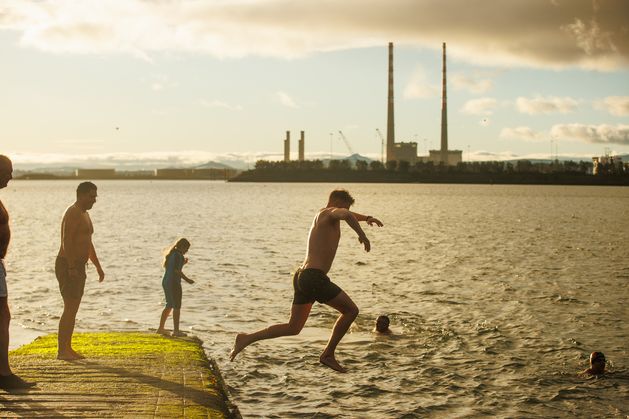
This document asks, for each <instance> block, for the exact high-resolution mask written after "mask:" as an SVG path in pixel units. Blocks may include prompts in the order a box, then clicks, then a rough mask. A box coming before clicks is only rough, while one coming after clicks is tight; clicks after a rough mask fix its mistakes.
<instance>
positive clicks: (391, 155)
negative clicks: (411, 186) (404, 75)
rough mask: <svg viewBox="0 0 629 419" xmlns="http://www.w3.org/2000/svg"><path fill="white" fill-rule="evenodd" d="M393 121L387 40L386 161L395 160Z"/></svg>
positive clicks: (391, 70) (391, 55)
mask: <svg viewBox="0 0 629 419" xmlns="http://www.w3.org/2000/svg"><path fill="white" fill-rule="evenodd" d="M395 160H396V158H395V122H394V117H393V42H389V98H388V102H387V161H395Z"/></svg>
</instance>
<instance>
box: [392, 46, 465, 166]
mask: <svg viewBox="0 0 629 419" xmlns="http://www.w3.org/2000/svg"><path fill="white" fill-rule="evenodd" d="M446 98H447V95H446V43H445V42H444V43H443V82H442V92H441V149H440V150H430V151H429V154H428V156H420V157H418V156H417V143H416V142H407V143H406V142H400V143H397V142H395V118H394V100H393V43H392V42H389V94H388V100H387V157H386V161H387V162H389V161H407V162H409V163H410V164H415V162H416V161H418V160H419V161H431V162H433V163H435V164H441V163H443V164H445V165H448V166H456V165H457V164H458V163H460V162H461V161H462V160H463V151H461V150H448V104H447V99H446Z"/></svg>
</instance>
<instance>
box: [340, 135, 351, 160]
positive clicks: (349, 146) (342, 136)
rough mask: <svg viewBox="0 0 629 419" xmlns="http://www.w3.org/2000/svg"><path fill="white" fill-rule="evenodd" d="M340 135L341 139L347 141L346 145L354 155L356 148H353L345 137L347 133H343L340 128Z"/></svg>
mask: <svg viewBox="0 0 629 419" xmlns="http://www.w3.org/2000/svg"><path fill="white" fill-rule="evenodd" d="M339 136H340V137H341V140H343V142H344V143H345V147H347V149H348V150H349V154H350V155H354V150H352V146H351V145H349V141H347V138H345V134H343V131H341V130H339Z"/></svg>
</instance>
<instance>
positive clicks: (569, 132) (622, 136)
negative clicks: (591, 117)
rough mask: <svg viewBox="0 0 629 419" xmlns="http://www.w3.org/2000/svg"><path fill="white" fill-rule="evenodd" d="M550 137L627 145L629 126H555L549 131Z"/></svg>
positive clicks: (628, 143) (628, 142) (591, 142)
mask: <svg viewBox="0 0 629 419" xmlns="http://www.w3.org/2000/svg"><path fill="white" fill-rule="evenodd" d="M550 135H551V136H552V137H553V138H556V139H558V140H571V141H581V142H584V143H590V144H619V145H624V146H627V145H629V125H616V126H613V125H607V124H601V125H586V124H557V125H554V126H553V127H552V129H551V130H550Z"/></svg>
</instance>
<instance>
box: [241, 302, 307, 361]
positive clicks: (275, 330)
mask: <svg viewBox="0 0 629 419" xmlns="http://www.w3.org/2000/svg"><path fill="white" fill-rule="evenodd" d="M311 308H312V303H309V304H293V306H292V307H291V312H290V319H289V320H288V323H280V324H274V325H273V326H269V327H267V328H265V329H262V330H258V331H257V332H254V333H239V334H238V335H236V342H234V347H233V349H232V351H231V353H230V355H229V359H230V361H233V360H234V358H236V355H238V353H239V352H240V351H242V350H243V349H245V348H246V347H247V346H249V345H251V344H252V343H253V342H257V341H259V340H263V339H273V338H279V337H281V336H294V335H298V334H299V332H301V329H303V328H304V325H305V324H306V320H308V316H309V315H310V309H311Z"/></svg>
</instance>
